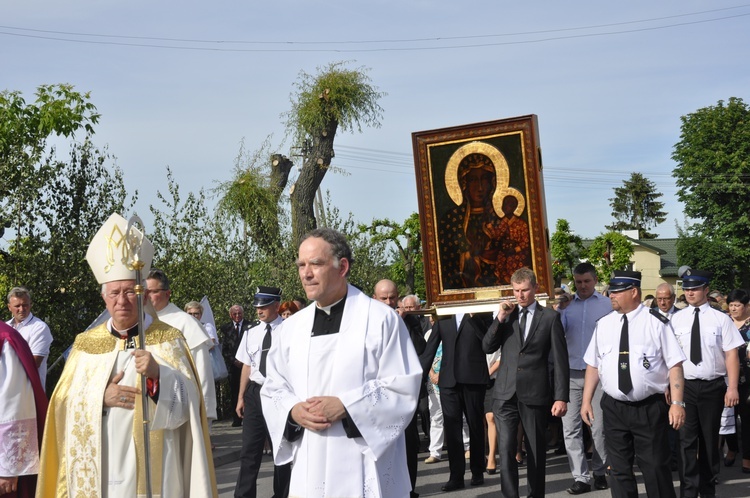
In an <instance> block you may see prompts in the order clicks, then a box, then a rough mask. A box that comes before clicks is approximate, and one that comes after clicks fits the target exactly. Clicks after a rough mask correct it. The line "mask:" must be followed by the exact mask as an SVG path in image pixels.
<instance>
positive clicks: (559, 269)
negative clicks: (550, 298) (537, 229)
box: [550, 218, 584, 287]
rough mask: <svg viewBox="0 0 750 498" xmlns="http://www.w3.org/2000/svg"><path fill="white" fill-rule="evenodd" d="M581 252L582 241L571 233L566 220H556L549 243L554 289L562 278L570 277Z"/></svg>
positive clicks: (582, 250)
mask: <svg viewBox="0 0 750 498" xmlns="http://www.w3.org/2000/svg"><path fill="white" fill-rule="evenodd" d="M583 252H584V249H583V240H582V239H581V237H579V236H578V235H576V234H574V233H573V232H572V231H571V229H570V223H569V222H568V220H565V219H562V218H561V219H559V220H557V224H556V226H555V233H554V234H552V240H551V242H550V253H551V255H552V276H553V277H554V279H555V286H556V287H559V285H560V282H561V281H562V279H563V278H568V277H572V275H573V268H575V266H576V264H578V261H579V260H580V257H581V253H583Z"/></svg>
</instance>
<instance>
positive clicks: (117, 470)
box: [37, 214, 217, 498]
mask: <svg viewBox="0 0 750 498" xmlns="http://www.w3.org/2000/svg"><path fill="white" fill-rule="evenodd" d="M125 233H127V221H126V220H125V219H123V218H122V217H121V216H120V215H118V214H113V215H112V216H110V218H109V219H108V220H107V222H106V223H105V224H104V225H103V226H102V228H100V229H99V231H98V232H97V233H96V235H95V236H94V238H93V240H92V241H91V244H90V245H89V249H88V252H87V253H86V260H87V261H88V263H89V266H91V269H92V271H93V272H94V275H95V277H96V279H97V282H98V283H99V284H101V285H102V298H103V299H104V302H105V305H106V307H107V311H109V314H110V316H111V318H110V320H109V321H107V322H106V323H103V324H101V325H99V326H97V327H94V328H93V329H91V330H88V331H86V332H84V333H81V334H79V335H78V336H77V337H76V340H75V343H74V344H73V348H72V350H71V353H70V356H69V358H68V360H67V362H66V364H65V369H64V370H63V373H62V375H61V377H60V380H59V382H58V384H57V387H56V389H55V392H54V393H53V394H52V398H51V400H50V406H49V413H48V416H47V422H46V426H45V432H44V442H43V444H42V454H41V462H40V471H39V484H38V487H37V497H39V498H46V497H49V496H86V497H100V496H107V497H109V498H119V497H123V498H125V497H127V498H132V497H133V496H143V495H144V494H145V493H146V482H145V480H144V475H145V466H146V465H147V462H146V461H145V459H144V457H143V449H144V439H143V438H144V436H143V431H142V425H143V424H142V422H143V410H144V409H147V410H149V414H150V415H149V419H150V421H151V424H150V427H151V432H150V448H151V457H152V462H151V475H152V489H153V493H154V495H155V496H165V497H166V496H170V497H171V496H217V492H216V480H215V477H214V469H213V461H212V456H211V447H210V442H209V440H208V427H207V424H206V414H205V409H204V407H203V403H202V402H201V391H200V386H199V384H198V383H197V381H196V379H197V378H198V377H197V375H196V372H195V370H194V369H193V366H192V362H191V360H190V351H189V349H188V347H187V344H186V343H185V340H184V338H183V337H182V334H180V332H179V331H178V330H177V329H174V328H172V327H170V326H168V325H167V324H165V323H163V322H160V321H158V320H154V319H153V318H152V317H151V316H150V315H148V314H147V315H145V316H144V317H143V325H144V327H145V329H146V330H145V334H144V335H145V342H146V348H145V350H137V349H136V347H137V346H138V342H139V341H138V340H137V335H138V326H137V324H138V321H139V315H138V309H137V308H138V304H137V295H136V281H135V272H134V270H133V268H132V267H130V266H128V264H127V263H126V262H127V261H128V249H127V244H126V241H125V237H124V234H125ZM142 244H143V246H142V252H141V259H142V261H143V262H144V268H143V272H144V273H146V274H147V273H148V269H149V267H150V266H151V259H152V258H153V253H154V250H153V246H152V245H151V243H150V242H149V241H148V239H145V238H144V239H143V242H142ZM141 375H144V376H145V377H146V378H147V390H148V393H147V394H148V398H149V401H148V405H147V406H146V407H144V406H143V405H142V401H141V392H140V389H139V388H138V387H137V386H139V384H140V376H141Z"/></svg>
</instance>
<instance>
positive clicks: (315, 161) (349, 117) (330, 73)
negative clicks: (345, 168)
mask: <svg viewBox="0 0 750 498" xmlns="http://www.w3.org/2000/svg"><path fill="white" fill-rule="evenodd" d="M295 88H296V93H295V94H294V95H292V97H291V101H292V109H291V110H290V111H289V112H288V113H286V114H285V116H286V118H287V121H286V125H287V130H288V131H289V132H290V133H291V134H292V135H293V137H294V142H295V144H296V145H297V146H298V147H300V148H301V149H302V150H303V151H304V159H303V165H302V170H301V171H300V174H299V177H298V178H297V182H296V184H295V185H294V190H293V192H292V193H291V194H290V198H291V203H292V245H294V246H295V247H296V246H297V244H298V243H299V240H300V239H301V238H302V236H303V235H304V234H305V233H307V232H308V231H310V230H312V229H313V228H316V227H317V222H316V220H315V215H314V212H313V202H314V200H315V194H316V192H317V190H318V187H320V184H321V183H322V182H323V178H324V177H325V174H326V173H327V172H328V170H329V168H330V166H331V159H332V158H333V156H334V151H333V140H334V138H335V136H336V132H337V130H338V129H339V128H341V130H342V131H355V130H356V131H359V132H361V131H362V126H363V125H365V126H375V127H379V126H380V118H381V116H382V111H383V109H382V108H381V107H380V105H379V104H378V100H379V99H380V98H381V97H383V96H384V95H385V93H382V92H379V91H378V90H377V88H376V87H374V86H373V85H372V84H371V83H370V78H369V76H368V75H367V69H365V68H358V69H348V68H347V67H346V63H345V62H334V63H331V64H329V65H328V66H326V67H324V68H318V74H316V75H311V74H308V73H306V72H305V71H302V72H300V75H299V79H298V81H297V82H296V83H295Z"/></svg>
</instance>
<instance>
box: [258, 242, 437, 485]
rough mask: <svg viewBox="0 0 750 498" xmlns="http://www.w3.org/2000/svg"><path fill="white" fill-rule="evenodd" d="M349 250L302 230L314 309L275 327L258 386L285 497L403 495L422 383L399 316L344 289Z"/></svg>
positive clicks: (304, 269) (303, 268) (302, 260)
mask: <svg viewBox="0 0 750 498" xmlns="http://www.w3.org/2000/svg"><path fill="white" fill-rule="evenodd" d="M351 263H352V253H351V249H350V247H349V244H348V243H347V241H346V238H345V237H344V236H343V235H342V234H340V233H339V232H336V231H335V230H332V229H329V228H321V229H316V230H313V231H312V232H310V233H309V234H308V235H307V236H306V237H305V238H304V239H303V241H302V243H301V244H300V247H299V257H298V259H297V268H298V270H299V276H300V280H301V281H302V286H303V288H304V289H305V292H306V293H307V297H308V299H311V300H314V301H315V305H314V306H308V307H307V308H305V309H303V310H302V311H300V312H298V313H295V314H294V315H292V316H291V317H290V318H287V319H286V320H285V321H284V322H283V323H282V324H281V325H280V326H279V329H278V332H275V333H274V339H273V342H272V344H271V349H270V351H269V353H268V357H267V364H266V381H265V383H264V384H263V387H262V388H261V401H262V403H263V414H264V416H265V419H266V423H267V424H268V430H269V433H270V435H271V439H272V442H273V451H274V460H275V463H276V465H284V464H286V463H290V462H291V463H292V478H291V484H290V489H289V496H340V497H344V496H388V497H392V498H406V497H408V496H409V494H410V491H411V482H410V480H409V473H408V470H407V465H406V448H405V443H404V429H405V428H406V426H407V425H408V424H409V422H410V421H411V419H412V417H413V416H414V411H415V409H416V406H417V400H418V397H419V387H420V382H421V380H422V369H421V367H420V365H419V358H418V357H417V354H416V352H415V351H414V346H413V345H412V342H411V339H410V337H409V331H408V330H407V329H406V325H404V322H403V320H401V318H399V316H398V315H397V314H396V312H395V311H394V310H392V309H391V308H389V307H388V306H386V305H385V304H384V303H381V302H379V301H375V300H373V299H371V298H370V297H369V296H366V295H365V294H363V293H362V292H361V291H359V290H358V289H356V288H355V287H353V286H351V285H348V283H347V275H348V273H349V268H350V265H351Z"/></svg>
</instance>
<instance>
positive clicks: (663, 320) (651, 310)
mask: <svg viewBox="0 0 750 498" xmlns="http://www.w3.org/2000/svg"><path fill="white" fill-rule="evenodd" d="M648 312H649V313H651V314H652V315H654V316H655V317H656V318H658V319H659V321H660V322H661V323H669V318H667V317H666V316H664V315H662V314H661V313H659V309H658V308H649V309H648Z"/></svg>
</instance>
